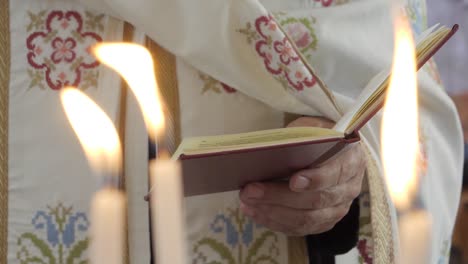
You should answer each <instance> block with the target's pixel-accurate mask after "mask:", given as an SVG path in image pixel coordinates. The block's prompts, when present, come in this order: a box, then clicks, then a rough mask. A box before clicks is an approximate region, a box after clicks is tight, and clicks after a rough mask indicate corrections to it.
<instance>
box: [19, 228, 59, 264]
mask: <svg viewBox="0 0 468 264" xmlns="http://www.w3.org/2000/svg"><path fill="white" fill-rule="evenodd" d="M23 240H29V241H30V242H31V243H32V244H33V245H34V246H35V247H36V248H37V249H39V251H40V252H41V253H42V256H43V257H46V258H47V259H48V260H49V261H47V262H44V263H49V264H55V263H56V260H55V257H54V255H53V254H52V251H51V250H50V247H49V245H48V244H47V243H46V242H44V240H42V239H40V238H38V237H37V236H36V235H35V234H33V233H24V234H23V235H21V237H20V238H19V239H18V245H19V246H21V245H22V244H23ZM39 260H40V259H39V258H38V257H34V258H27V259H26V260H25V261H26V262H24V263H43V260H42V259H41V260H42V262H38V261H39Z"/></svg>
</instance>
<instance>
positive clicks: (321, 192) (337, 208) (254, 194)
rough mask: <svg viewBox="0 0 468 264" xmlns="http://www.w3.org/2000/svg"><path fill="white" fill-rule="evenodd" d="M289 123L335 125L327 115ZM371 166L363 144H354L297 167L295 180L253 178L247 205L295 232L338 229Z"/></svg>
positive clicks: (271, 223) (273, 225)
mask: <svg viewBox="0 0 468 264" xmlns="http://www.w3.org/2000/svg"><path fill="white" fill-rule="evenodd" d="M288 126H320V127H328V128H330V127H332V126H333V123H332V122H331V121H328V120H326V119H323V118H315V117H302V118H299V119H297V120H295V121H293V122H292V123H290V124H289V125H288ZM365 170H366V166H365V158H364V154H363V152H362V149H361V147H360V145H359V144H358V143H357V144H354V145H351V146H349V147H347V148H346V149H344V150H343V151H342V152H340V153H339V154H338V155H336V156H335V157H334V159H332V160H328V161H327V162H326V163H324V164H322V165H319V166H318V167H315V168H307V169H304V170H302V171H298V172H296V173H295V174H294V175H292V176H291V178H290V179H289V182H284V183H282V182H263V183H252V184H249V185H247V186H246V187H244V188H243V189H242V190H241V192H240V194H239V196H240V199H241V205H240V208H241V211H242V212H243V213H244V214H245V215H247V216H249V217H251V218H252V219H253V220H254V221H255V222H257V223H258V224H261V225H263V226H265V227H267V228H269V229H271V230H274V231H278V232H282V233H285V234H286V235H290V236H304V235H309V234H318V233H323V232H326V231H328V230H330V229H332V228H333V227H334V226H335V224H336V223H338V222H339V221H340V220H341V219H342V218H343V217H344V216H345V215H346V214H347V213H348V211H349V207H350V206H351V203H352V202H353V200H354V199H355V198H356V197H358V195H359V194H360V192H361V184H362V179H363V178H364V173H365Z"/></svg>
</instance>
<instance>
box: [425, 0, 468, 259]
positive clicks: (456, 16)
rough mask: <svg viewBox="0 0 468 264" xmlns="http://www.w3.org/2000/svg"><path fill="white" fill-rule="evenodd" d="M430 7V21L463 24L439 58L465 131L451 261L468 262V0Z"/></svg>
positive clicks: (440, 0) (439, 0)
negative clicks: (463, 161)
mask: <svg viewBox="0 0 468 264" xmlns="http://www.w3.org/2000/svg"><path fill="white" fill-rule="evenodd" d="M427 9H428V22H429V25H434V24H436V23H441V24H444V25H447V26H450V25H452V24H459V25H460V31H459V32H458V33H457V35H456V36H455V37H454V38H453V40H452V41H450V42H449V43H447V46H446V47H444V48H443V49H442V50H441V51H440V52H439V53H438V54H437V55H436V57H435V60H436V63H437V66H438V68H439V72H440V75H441V76H440V77H441V79H442V83H443V84H444V86H445V88H446V89H447V91H448V93H449V94H450V96H451V97H452V98H453V100H454V102H455V104H456V106H457V108H458V112H459V114H460V118H461V121H462V124H463V130H464V135H465V170H464V179H463V193H462V198H461V203H460V209H459V213H458V219H457V224H456V227H455V230H454V235H453V244H452V252H451V253H452V254H451V258H450V263H451V264H459V263H460V264H468V159H467V156H468V155H467V153H468V147H467V146H468V145H467V143H468V0H427Z"/></svg>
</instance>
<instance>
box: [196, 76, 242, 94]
mask: <svg viewBox="0 0 468 264" xmlns="http://www.w3.org/2000/svg"><path fill="white" fill-rule="evenodd" d="M198 77H200V79H201V80H202V81H203V90H202V94H204V93H206V92H208V91H212V92H215V93H218V94H219V93H221V92H222V91H224V92H226V93H228V94H232V93H235V92H237V90H236V89H234V88H232V87H231V86H229V85H227V84H225V83H222V82H220V81H218V80H216V79H214V78H212V77H211V76H209V75H206V74H203V73H201V72H200V73H199V74H198Z"/></svg>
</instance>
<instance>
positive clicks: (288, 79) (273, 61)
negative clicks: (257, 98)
mask: <svg viewBox="0 0 468 264" xmlns="http://www.w3.org/2000/svg"><path fill="white" fill-rule="evenodd" d="M254 25H255V26H254V28H252V25H251V24H250V23H248V24H247V27H246V28H245V29H240V30H239V32H240V33H242V34H245V35H246V36H247V41H248V42H249V43H253V44H254V47H255V50H256V51H257V54H258V55H259V56H260V57H261V58H262V59H263V63H264V65H265V68H266V69H267V70H268V72H270V73H271V74H272V75H273V76H274V77H275V78H276V79H277V80H278V81H280V82H281V84H282V85H283V86H284V87H285V88H289V87H290V88H293V89H295V90H297V91H302V90H303V89H304V88H310V87H313V86H314V85H315V84H316V79H315V77H314V76H313V75H311V74H310V73H309V71H308V70H307V68H306V66H305V65H304V64H303V62H302V61H301V59H300V57H299V55H298V54H297V51H296V50H295V49H294V47H293V45H292V44H291V42H290V41H289V39H288V38H287V37H286V36H285V35H284V33H283V32H282V31H281V29H280V28H279V26H278V25H277V23H276V21H275V20H274V19H273V17H272V16H261V17H259V18H257V19H256V20H255V24H254Z"/></svg>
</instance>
